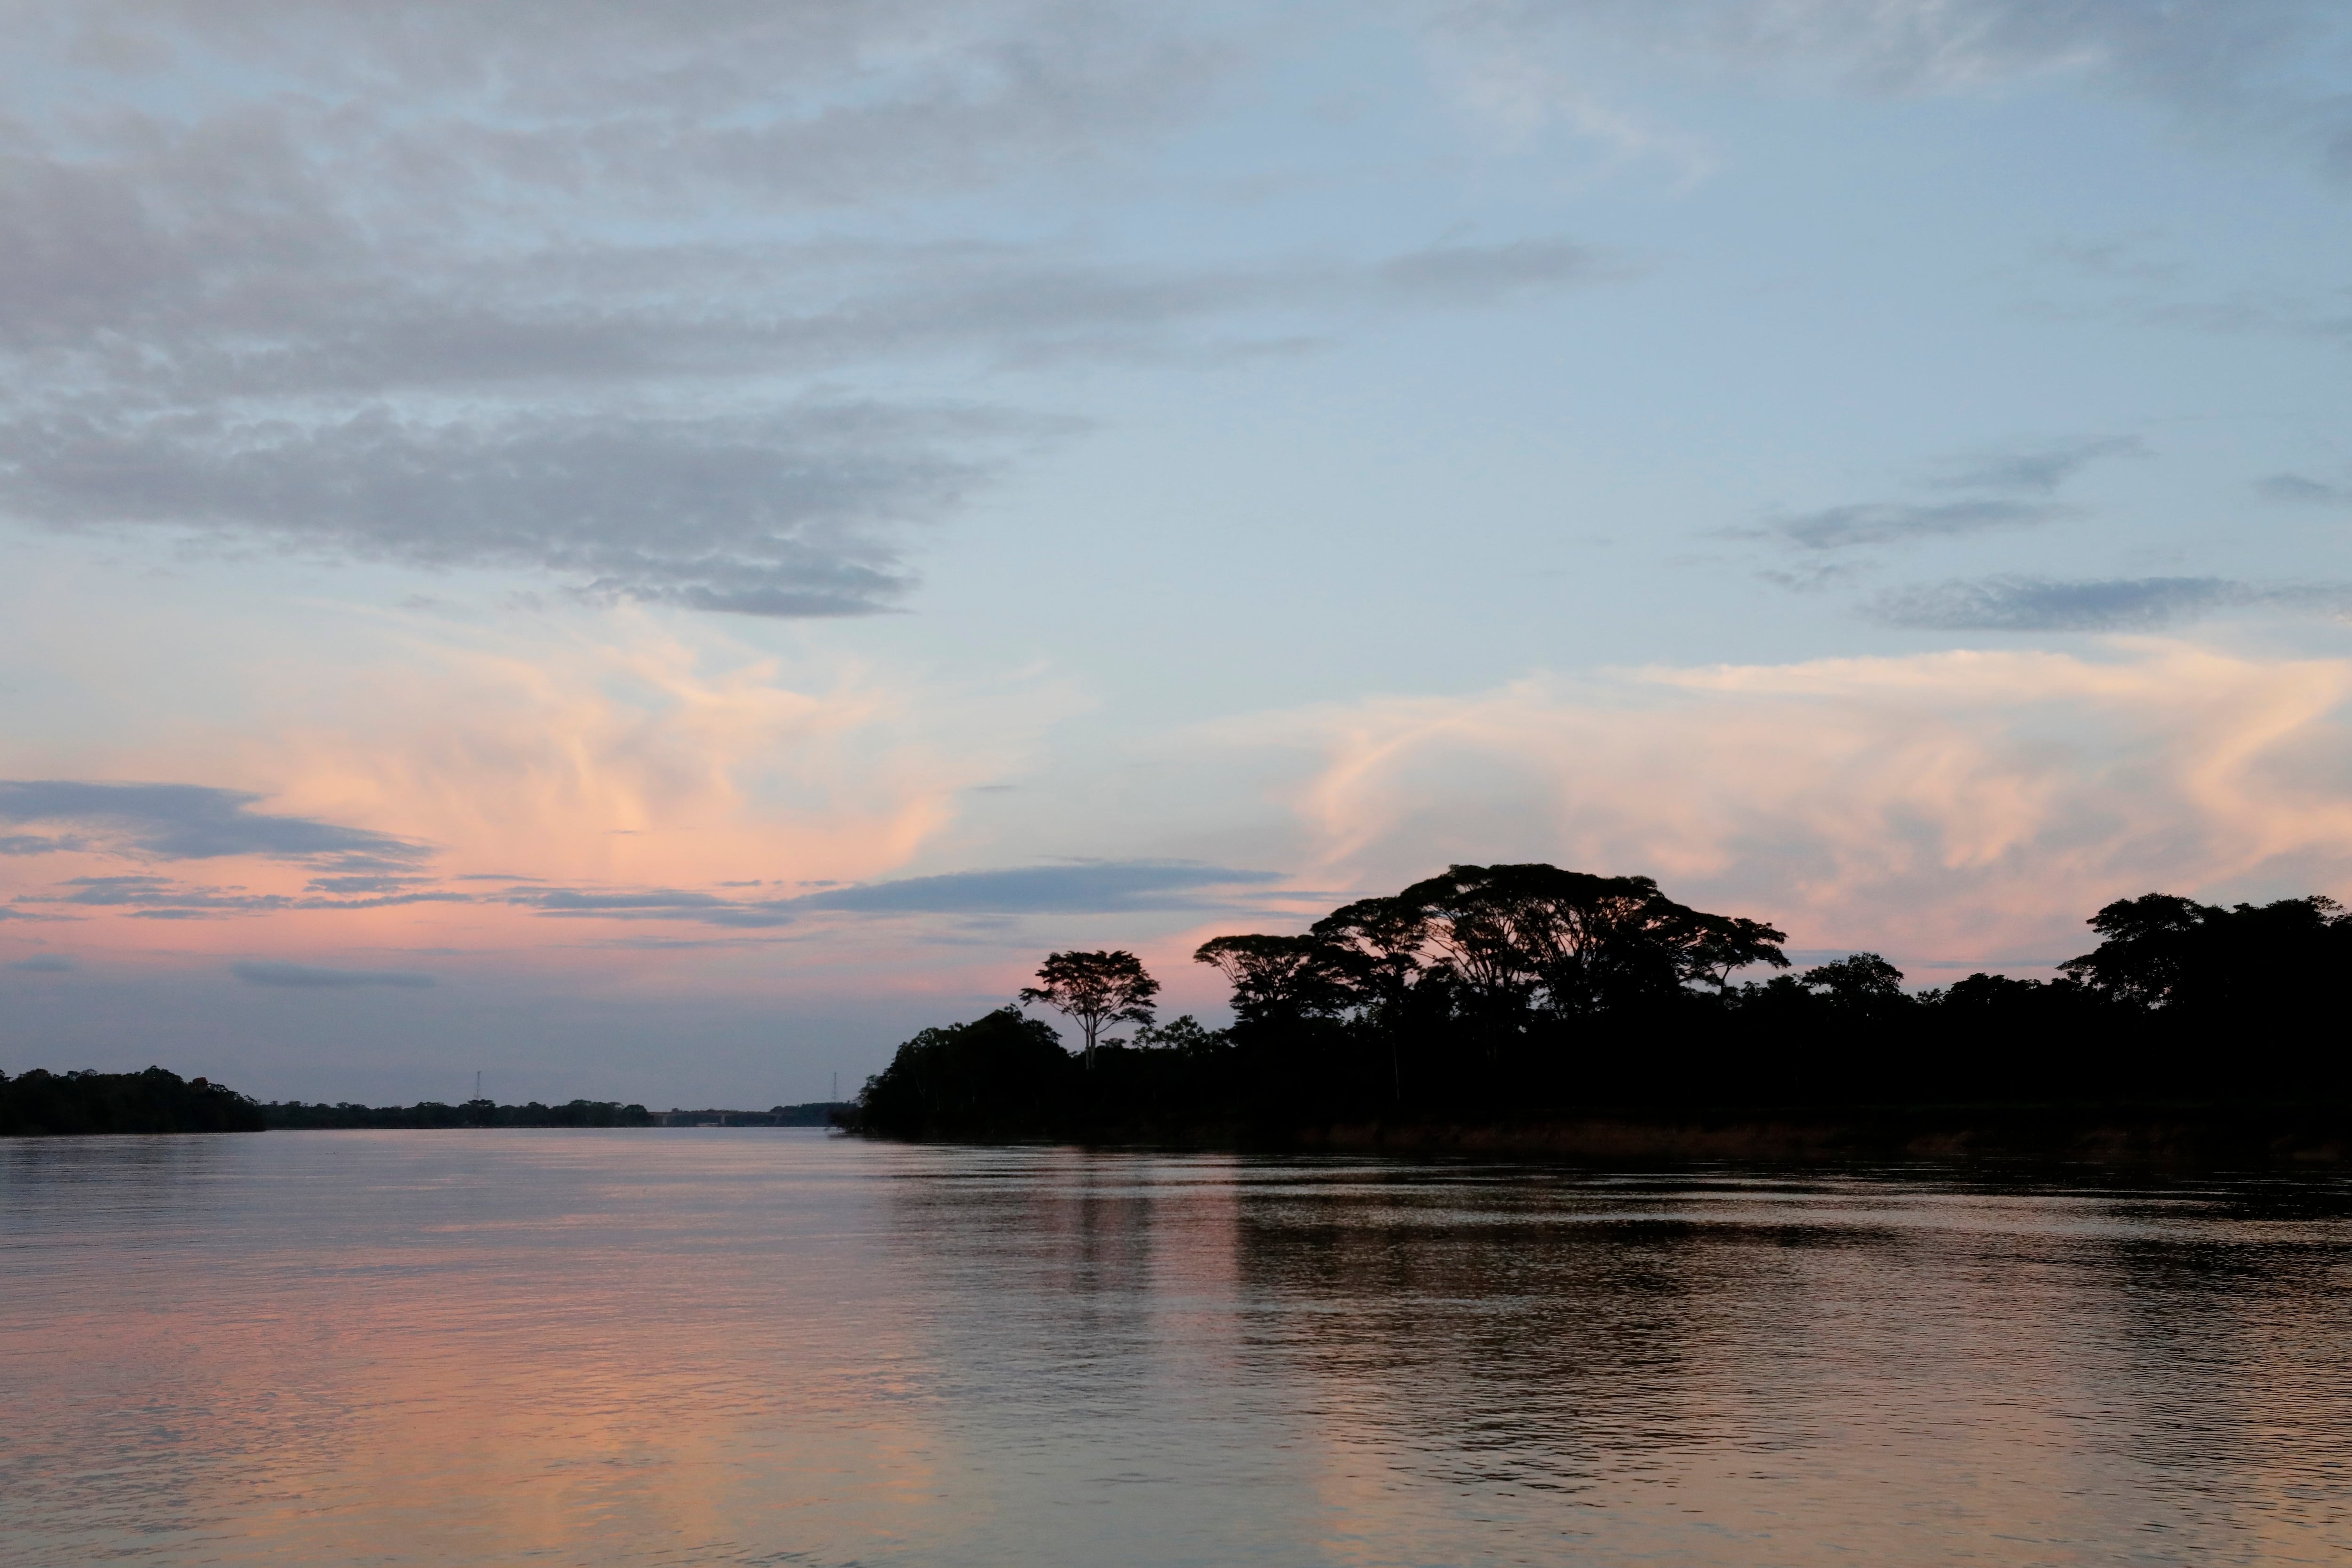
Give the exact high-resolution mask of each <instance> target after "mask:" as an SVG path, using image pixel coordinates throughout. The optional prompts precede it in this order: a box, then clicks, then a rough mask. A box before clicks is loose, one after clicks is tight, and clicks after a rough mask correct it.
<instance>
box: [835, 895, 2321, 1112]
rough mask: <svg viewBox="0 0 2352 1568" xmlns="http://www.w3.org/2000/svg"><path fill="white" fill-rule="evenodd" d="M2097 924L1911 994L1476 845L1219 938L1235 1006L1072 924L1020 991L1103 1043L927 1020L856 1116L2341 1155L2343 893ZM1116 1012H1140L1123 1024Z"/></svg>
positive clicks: (1863, 957) (1859, 964)
mask: <svg viewBox="0 0 2352 1568" xmlns="http://www.w3.org/2000/svg"><path fill="white" fill-rule="evenodd" d="M2089 924H2090V927H2091V930H2092V931H2093V933H2094V934H2095V937H2096V939H2097V942H2096V945H2095V947H2093V948H2092V950H2091V951H2090V952H2086V953H2084V954H2083V955H2081V956H2080V957H2076V958H2073V959H2069V960H2068V961H2066V962H2065V963H2062V964H2060V965H2058V966H2057V968H2058V975H2057V977H2056V978H2054V979H2051V980H2046V981H2044V980H2024V979H2011V978H2008V977H2005V976H2001V975H1997V974H1989V973H1976V974H1971V975H1969V976H1968V977H1967V978H1965V979H1962V980H1958V981H1957V982H1955V983H1953V984H1950V985H1948V986H1942V987H1937V988H1933V989H1928V990H1922V991H1913V990H1910V989H1907V988H1906V985H1905V984H1904V975H1903V974H1902V973H1901V972H1900V971H1899V970H1897V969H1896V968H1895V966H1894V965H1893V964H1891V963H1887V962H1886V961H1885V959H1884V958H1882V957H1880V956H1879V955H1877V954H1876V953H1873V952H1856V953H1853V954H1850V955H1848V956H1845V957H1843V958H1839V959H1837V960H1835V961H1833V962H1831V963H1819V964H1814V965H1811V967H1808V968H1805V969H1803V970H1802V971H1797V970H1794V969H1793V967H1792V966H1791V965H1790V962H1789V959H1788V957H1787V955H1786V953H1785V952H1783V951H1782V946H1781V944H1782V943H1783V942H1785V941H1786V937H1785V935H1784V933H1782V932H1781V931H1778V930H1776V929H1774V928H1773V927H1772V926H1770V925H1769V924H1767V923H1765V922H1763V921H1756V920H1750V919H1746V918H1742V917H1738V916H1731V915H1720V914H1713V913H1709V912H1707V911H1706V910H1696V909H1693V908H1691V907H1689V906H1687V905H1684V904H1681V903H1677V902H1676V901H1675V900H1672V899H1670V898H1668V897H1667V896H1666V895H1665V894H1664V892H1662V891H1661V890H1660V889H1659V888H1658V886H1657V884H1656V883H1655V882H1654V881H1652V880H1651V879H1648V878H1646V877H1604V876H1596V875H1592V874H1589V873H1585V872H1578V871H1568V870H1562V869H1560V868H1557V867H1553V866H1548V865H1502V866H1455V867H1453V868H1450V869H1448V870H1447V871H1446V872H1445V873H1444V875H1442V876H1438V877H1433V878H1430V879H1427V880H1425V881H1422V882H1417V883H1415V884H1413V885H1412V887H1409V888H1407V889H1403V890H1402V892H1400V893H1398V894H1396V895H1395V896H1393V897H1391V898H1379V899H1367V900H1360V901H1358V902H1355V903H1351V904H1349V905H1347V906H1346V907H1344V908H1342V909H1339V910H1334V911H1332V912H1331V913H1330V914H1329V915H1328V916H1326V917H1325V918H1324V919H1322V920H1320V921H1317V922H1316V923H1315V924H1314V926H1313V927H1312V928H1311V929H1310V930H1309V931H1306V932H1304V933H1301V934H1297V935H1265V934H1251V935H1235V936H1221V937H1218V938H1215V939H1214V940H1213V941H1210V942H1205V943H1203V944H1202V946H1201V948H1200V950H1199V951H1198V952H1196V953H1195V954H1194V955H1193V956H1194V957H1195V959H1196V960H1197V961H1199V962H1200V963H1204V964H1208V965H1211V966H1213V967H1214V968H1215V969H1216V970H1217V971H1218V972H1219V973H1222V974H1223V976H1224V978H1225V979H1226V981H1227V982H1228V983H1230V984H1231V985H1232V987H1233V1012H1234V1022H1233V1024H1232V1026H1230V1027H1228V1028H1223V1029H1209V1028H1204V1027H1202V1026H1201V1025H1200V1024H1199V1023H1198V1022H1196V1021H1195V1020H1194V1019H1192V1018H1191V1017H1189V1016H1186V1017H1179V1018H1176V1019H1174V1020H1172V1021H1171V1022H1167V1023H1160V1022H1158V1021H1157V1016H1156V1011H1155V1008H1154V1006H1153V1001H1154V997H1155V996H1156V994H1157V992H1158V984H1157V982H1156V981H1154V980H1153V978H1152V977H1151V976H1150V974H1149V973H1146V972H1145V970H1144V967H1143V965H1142V964H1141V963H1139V962H1138V961H1137V960H1136V958H1135V956H1134V955H1133V954H1131V953H1128V952H1057V953H1055V954H1053V955H1052V956H1051V957H1049V958H1048V959H1047V960H1046V961H1045V965H1044V967H1043V968H1042V969H1041V970H1040V971H1039V973H1038V984H1036V985H1034V986H1031V987H1028V988H1026V989H1024V991H1023V992H1022V993H1021V998H1020V1001H1021V1003H1022V1004H1025V1005H1038V1006H1043V1007H1045V1008H1048V1009H1052V1010H1055V1011H1058V1012H1059V1013H1061V1014H1062V1015H1063V1016H1065V1017H1066V1018H1067V1019H1068V1020H1069V1021H1070V1022H1071V1023H1072V1024H1073V1025H1075V1026H1076V1029H1077V1032H1078V1034H1079V1036H1080V1038H1081V1041H1082V1048H1081V1049H1080V1051H1078V1052H1077V1053H1076V1054H1073V1053H1072V1052H1069V1051H1066V1050H1065V1049H1064V1048H1063V1047H1062V1045H1061V1043H1060V1038H1059V1036H1058V1034H1057V1033H1056V1031H1055V1029H1054V1028H1053V1027H1052V1026H1049V1025H1048V1024H1047V1023H1045V1021H1043V1020H1042V1019H1040V1018H1037V1017H1032V1016H1027V1015H1026V1014H1024V1012H1023V1011H1022V1010H1021V1007H1020V1006H1019V1005H1010V1006H1007V1007H1005V1008H1003V1009H1001V1010H999V1011H997V1012H994V1013H991V1014H988V1015H986V1016H982V1017H980V1018H977V1019H974V1020H972V1021H971V1022H968V1023H963V1024H957V1025H950V1026H944V1027H940V1028H931V1029H926V1030H924V1031H923V1032H922V1033H920V1034H919V1035H917V1036H916V1037H914V1038H913V1039H911V1040H908V1041H907V1042H906V1043H905V1044H904V1045H902V1046H901V1047H899V1048H898V1053H897V1056H896V1058H894V1059H893V1061H892V1062H891V1064H890V1066H889V1067H888V1068H887V1069H886V1070H884V1071H883V1072H882V1073H880V1074H879V1075H877V1076H876V1077H875V1078H873V1079H869V1080H868V1081H867V1083H866V1088H865V1091H864V1093H863V1094H862V1095H861V1097H860V1099H859V1100H858V1103H857V1107H856V1110H855V1111H854V1112H852V1113H851V1114H850V1115H848V1116H846V1117H845V1118H844V1119H843V1121H844V1122H845V1125H848V1126H851V1127H853V1128H854V1129H856V1130H859V1131H868V1132H874V1133H879V1134H884V1135H890V1136H899V1137H962V1138H1005V1137H1065V1138H1079V1139H1110V1140H1121V1139H1137V1140H1161V1139H1165V1140H1176V1141H1212V1142H1234V1141H1240V1142H1249V1141H1252V1140H1264V1141H1268V1142H1302V1141H1304V1142H1317V1141H1318V1140H1322V1141H1330V1142H1349V1141H1352V1142H1374V1143H1380V1142H1387V1143H1392V1144H1399V1145H1408V1146H1409V1145H1412V1144H1415V1143H1420V1144H1423V1145H1424V1146H1444V1145H1445V1144H1447V1143H1448V1142H1453V1143H1454V1144H1457V1145H1460V1146H1478V1145H1479V1144H1480V1143H1481V1142H1482V1141H1483V1142H1485V1144H1486V1146H1503V1145H1504V1144H1507V1143H1509V1142H1513V1141H1514V1140H1513V1138H1512V1137H1510V1136H1508V1134H1509V1133H1510V1131H1511V1130H1512V1129H1517V1130H1519V1131H1522V1132H1526V1133H1528V1134H1530V1136H1528V1137H1527V1138H1525V1139H1521V1140H1518V1141H1520V1142H1528V1143H1530V1144H1532V1145H1540V1144H1542V1143H1543V1142H1544V1139H1543V1138H1542V1137H1540V1136H1534V1135H1533V1134H1534V1133H1535V1132H1536V1131H1538V1130H1539V1129H1541V1128H1545V1127H1549V1128H1552V1129H1554V1130H1557V1129H1558V1128H1559V1127H1560V1126H1562V1125H1563V1124H1566V1123H1570V1122H1574V1123H1577V1124H1580V1125H1584V1126H1586V1127H1587V1128H1588V1131H1589V1130H1590V1129H1591V1127H1592V1126H1593V1125H1595V1124H1596V1119H1597V1120H1598V1121H1599V1122H1606V1123H1610V1124H1612V1125H1615V1126H1618V1127H1619V1128H1620V1129H1621V1130H1622V1128H1623V1127H1625V1126H1629V1125H1634V1124H1642V1125H1647V1126H1650V1127H1652V1128H1657V1127H1661V1126H1664V1125H1666V1124H1668V1123H1672V1124H1675V1125H1676V1126H1680V1127H1682V1128H1684V1129H1685V1131H1689V1130H1691V1129H1697V1130H1699V1131H1702V1132H1703V1131H1705V1129H1706V1128H1708V1127H1714V1128H1716V1129H1717V1130H1718V1131H1724V1130H1730V1129H1734V1128H1741V1127H1744V1128H1747V1129H1749V1130H1750V1131H1753V1130H1754V1129H1755V1128H1756V1127H1758V1126H1759V1125H1763V1124H1766V1123H1776V1124H1779V1125H1780V1126H1782V1127H1783V1128H1784V1130H1785V1129H1786V1128H1787V1127H1789V1126H1790V1124H1791V1122H1792V1119H1793V1120H1794V1121H1810V1122H1811V1123H1812V1124H1814V1125H1816V1126H1817V1127H1818V1128H1823V1129H1827V1131H1823V1132H1822V1137H1824V1138H1826V1139H1828V1140H1829V1142H1837V1141H1838V1140H1839V1139H1841V1138H1843V1140H1845V1141H1846V1142H1849V1143H1854V1144H1861V1143H1868V1142H1878V1143H1882V1144H1884V1143H1886V1142H1889V1141H1890V1140H1891V1141H1892V1142H1893V1143H1895V1144H1897V1145H1900V1144H1903V1143H1905V1142H1911V1143H1914V1144H1916V1143H1918V1142H1920V1140H1921V1139H1922V1138H1923V1137H1927V1136H1928V1135H1929V1134H1932V1133H1933V1132H1934V1131H1935V1129H1937V1128H1939V1127H1942V1128H1948V1129H1952V1130H1954V1131H1956V1132H1958V1133H1966V1132H1968V1131H1969V1130H1971V1129H1974V1130H1978V1131H1981V1130H1982V1129H1985V1128H1987V1127H1997V1128H2006V1129H2008V1130H2009V1131H2010V1132H2011V1133H2015V1132H2017V1131H2018V1130H2019V1129H2020V1128H2021V1127H2028V1124H2032V1123H2035V1122H2036V1120H2037V1119H2039V1121H2040V1123H2041V1124H2042V1131H2043V1132H2044V1133H2048V1134H2052V1135H2053V1136H2054V1135H2055V1132H2056V1131H2059V1130H2063V1129H2067V1128H2072V1129H2074V1130H2076V1131H2077V1132H2079V1131H2081V1130H2082V1129H2083V1128H2084V1127H2086V1126H2089V1125H2091V1124H2093V1123H2097V1122H2099V1121H2102V1119H2105V1121H2114V1120H2115V1118H2114V1115H2113V1114H2112V1112H2114V1110H2116V1108H2118V1107H2132V1108H2137V1116H2138V1118H2139V1120H2140V1121H2142V1122H2145V1121H2148V1119H2150V1118H2155V1119H2156V1120H2158V1121H2161V1120H2163V1119H2164V1118H2165V1117H2168V1116H2169V1117H2170V1118H2171V1119H2172V1121H2174V1122H2175V1123H2178V1122H2179V1121H2180V1120H2181V1118H2182V1116H2183V1115H2188V1116H2189V1120H2190V1121H2197V1122H2198V1123H2199V1125H2200V1126H2202V1127H2204V1128H2206V1130H2207V1131H2209V1132H2210V1131H2211V1130H2212V1129H2213V1128H2214V1127H2215V1126H2217V1125H2219V1124H2221V1123H2228V1126H2227V1127H2226V1128H2225V1129H2224V1131H2226V1132H2228V1133H2229V1134H2230V1136H2227V1137H2221V1138H2220V1139H2219V1142H2222V1143H2229V1142H2232V1140H2234V1142H2236V1143H2240V1144H2242V1143H2244V1142H2246V1140H2247V1139H2250V1138H2251V1139H2253V1140H2254V1141H2255V1142H2264V1141H2267V1142H2268V1143H2269V1144H2273V1145H2279V1146H2281V1147H2284V1144H2285V1143H2293V1144H2295V1146H2296V1147H2298V1148H2303V1147H2305V1146H2317V1147H2322V1148H2326V1147H2336V1148H2337V1152H2339V1153H2340V1152H2342V1151H2341V1148H2340V1145H2341V1143H2342V1142H2343V1132H2344V1130H2345V1128H2346V1125H2347V1123H2346V1121H2345V1118H2344V1116H2343V1115H2342V1112H2343V1110H2344V1108H2345V1106H2346V1102H2347V1091H2352V1053H2347V1049H2346V1047H2345V1043H2344V1033H2343V1026H2342V1022H2341V1018H2340V1015H2339V1013H2338V1011H2337V1008H2338V998H2339V997H2341V996H2342V995H2343V994H2344V982H2345V981H2346V980H2347V978H2352V915H2347V913H2346V912H2345V911H2344V910H2342V909H2340V908H2339V907H2338V906H2337V905H2336V903H2335V902H2334V901H2333V900H2328V899H2326V898H2322V897H2308V898H2296V899H2284V900H2278V901H2276V902H2273V903H2267V904H2260V905H2253V904H2238V905H2235V906H2231V907H2223V906H2218V905H2210V904H2203V903H2200V902H2198V901H2196V900H2191V899H2187V898H2180V897H2176V896H2173V895H2168V894H2160V893H2151V894H2148V895H2147V896H2145V897H2142V898H2137V899H2128V900H2119V901H2117V902H2115V903H2111V904H2109V905H2107V906H2106V907H2105V908H2104V909H2102V910H2098V911H2097V912H2096V913H2095V914H2094V915H2092V916H2091V917H2090V920H2089ZM1759 976H1760V978H1759ZM1118 1025H1131V1026H1133V1029H1132V1032H1131V1033H1129V1034H1128V1035H1126V1036H1124V1037H1117V1036H1109V1035H1106V1034H1105V1033H1104V1031H1105V1030H1106V1029H1108V1028H1110V1027H1112V1026H1118ZM1931 1112H1932V1113H1931ZM1963 1112H1965V1114H1963ZM2191 1112H2193V1114H2190V1113H2191ZM2217 1118H2218V1121H2217ZM2072 1135H2073V1134H2071V1133H2070V1134H2069V1136H2072ZM2330 1139H2334V1140H2336V1144H2334V1145H2330V1144H2329V1142H2328V1141H2329V1140H2330ZM2282 1140H2284V1142H2282ZM1570 1141H1571V1142H1572V1140H1570ZM1931 1141H1932V1140H1931ZM2044 1141H2045V1142H2046V1141H2047V1140H2046V1139H2045V1140H2044ZM2315 1141H2316V1143H2315ZM2022 1142H2033V1139H2032V1138H2031V1137H2027V1138H2025V1139H2023V1140H2022ZM2207 1142H2214V1140H2213V1139H2210V1138H2209V1139H2208V1140H2207ZM1685 1145H1686V1146H1687V1147H1690V1148H1692V1149H1694V1150H1703V1149H1705V1148H1707V1147H1711V1146H1717V1145H1719V1146H1721V1147H1724V1148H1726V1149H1727V1150H1729V1149H1736V1148H1737V1143H1736V1142H1733V1143H1728V1144H1727V1143H1723V1142H1722V1140H1720V1139H1718V1140H1717V1145H1709V1144H1707V1143H1706V1139H1705V1138H1704V1137H1697V1136H1696V1135H1695V1136H1694V1138H1693V1139H1691V1140H1686V1141H1685Z"/></svg>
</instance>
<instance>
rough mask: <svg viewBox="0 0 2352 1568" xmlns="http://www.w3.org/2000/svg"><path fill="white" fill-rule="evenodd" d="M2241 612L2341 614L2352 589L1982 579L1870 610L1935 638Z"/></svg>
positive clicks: (2163, 622) (2103, 627)
mask: <svg viewBox="0 0 2352 1568" xmlns="http://www.w3.org/2000/svg"><path fill="white" fill-rule="evenodd" d="M2242 606H2268V607H2273V608H2283V609H2293V610H2305V611H2312V612H2316V613H2320V614H2342V613H2343V612H2344V611H2345V610H2346V608H2347V606H2352V587H2347V586H2345V585H2341V584H2299V585H2291V586H2269V587H2264V586H2261V585H2258V584H2249V583H2240V582H2235V581H2232V580H2231V579H2229V578H2226V577H2105V578H2082V579H2071V580H2068V579H2055V578H2048V577H2023V576H2002V577H1981V578H1976V579H1973V580H1964V581H1954V582H1948V583H1937V584H1927V585H1924V586H1918V587H1910V588H1898V589H1894V590H1890V591H1889V592H1887V593H1885V594H1882V595H1879V596H1878V597H1877V598H1876V599H1875V600H1874V601H1873V602H1872V605H1871V611H1872V613H1873V614H1874V616H1876V617H1877V618H1878V619H1880V620H1883V621H1886V622H1889V623H1890V624H1892V625H1895V626H1919V627H1923V628H1926V629H1929V630H1935V631H2013V632H2111V631H2152V630H2156V629H2158V628H2160V627H2164V626H2174V625H2178V624H2179V623H2180V622H2183V621H2188V620H2193V619H2196V618H2197V617H2199V616H2206V615H2210V614H2212V613H2213V612H2215V611H2218V610H2223V609H2229V608H2233V607H2242Z"/></svg>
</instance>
